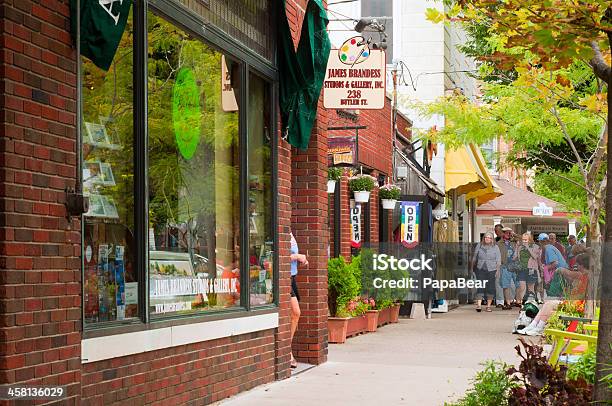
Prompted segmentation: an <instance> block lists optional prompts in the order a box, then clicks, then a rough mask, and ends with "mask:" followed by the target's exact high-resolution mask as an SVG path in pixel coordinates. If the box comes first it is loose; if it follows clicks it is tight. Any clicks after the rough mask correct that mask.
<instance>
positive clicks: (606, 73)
mask: <svg viewBox="0 0 612 406" xmlns="http://www.w3.org/2000/svg"><path fill="white" fill-rule="evenodd" d="M591 48H593V51H594V52H595V54H594V55H593V58H591V60H590V61H589V65H591V68H593V72H595V75H597V77H598V78H600V79H601V80H603V81H604V82H606V83H607V82H608V80H609V79H608V78H609V77H610V71H611V70H612V67H610V66H608V64H607V63H606V60H605V59H604V57H603V55H602V53H601V49H599V44H598V43H597V41H591Z"/></svg>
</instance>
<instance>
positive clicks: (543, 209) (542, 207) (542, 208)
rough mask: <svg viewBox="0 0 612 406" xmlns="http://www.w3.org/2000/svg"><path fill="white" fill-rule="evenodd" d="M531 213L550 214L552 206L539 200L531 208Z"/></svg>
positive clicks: (536, 214) (551, 213)
mask: <svg viewBox="0 0 612 406" xmlns="http://www.w3.org/2000/svg"><path fill="white" fill-rule="evenodd" d="M532 213H533V215H534V216H552V215H553V208H552V207H550V206H547V205H546V203H542V202H540V203H538V205H537V206H536V207H534V208H533V211H532Z"/></svg>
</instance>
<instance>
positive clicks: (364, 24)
mask: <svg viewBox="0 0 612 406" xmlns="http://www.w3.org/2000/svg"><path fill="white" fill-rule="evenodd" d="M371 24H372V20H370V19H368V18H362V19H361V20H359V21H358V22H357V24H356V25H355V31H357V32H363V30H364V29H365V28H366V27H368V26H369V25H371Z"/></svg>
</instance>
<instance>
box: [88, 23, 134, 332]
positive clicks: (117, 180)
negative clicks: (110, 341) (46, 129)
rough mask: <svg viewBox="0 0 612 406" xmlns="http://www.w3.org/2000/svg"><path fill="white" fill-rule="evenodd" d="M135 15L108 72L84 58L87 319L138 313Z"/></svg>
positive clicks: (106, 319)
mask: <svg viewBox="0 0 612 406" xmlns="http://www.w3.org/2000/svg"><path fill="white" fill-rule="evenodd" d="M132 34H133V26H132V16H131V15H130V17H129V19H128V23H127V27H126V29H125V32H124V34H123V37H122V39H121V42H120V44H119V49H118V51H117V53H116V55H115V58H114V59H113V63H112V65H111V67H110V69H109V71H108V72H105V71H103V70H101V69H99V68H97V67H96V66H95V65H94V64H93V63H92V62H91V61H90V60H89V59H86V58H82V59H81V64H82V65H81V66H82V86H83V87H82V92H83V98H82V100H83V101H82V109H83V126H82V130H81V137H82V156H83V173H82V175H83V192H84V194H85V195H87V196H89V199H90V209H89V211H88V212H87V213H86V214H85V216H84V221H83V242H84V243H83V263H84V275H83V285H84V290H83V292H84V298H83V299H84V315H85V323H86V324H94V323H100V322H110V321H116V320H123V319H128V318H135V317H138V279H137V273H136V270H135V267H134V257H133V255H134V249H135V247H134V233H133V231H134V192H133V191H134V165H133V161H134V159H133V157H134V150H133V143H134V132H133V86H132V67H133V64H132V57H133V52H132V44H133V35H132Z"/></svg>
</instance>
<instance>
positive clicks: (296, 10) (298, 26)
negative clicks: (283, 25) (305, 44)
mask: <svg viewBox="0 0 612 406" xmlns="http://www.w3.org/2000/svg"><path fill="white" fill-rule="evenodd" d="M307 5H308V0H287V2H286V3H285V13H286V15H287V20H288V21H289V29H290V30H291V37H292V39H293V46H294V47H295V49H297V47H298V44H299V43H300V35H301V33H302V24H303V23H304V15H305V14H306V7H307Z"/></svg>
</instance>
